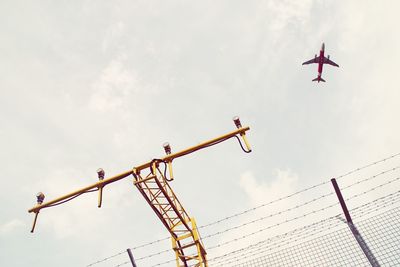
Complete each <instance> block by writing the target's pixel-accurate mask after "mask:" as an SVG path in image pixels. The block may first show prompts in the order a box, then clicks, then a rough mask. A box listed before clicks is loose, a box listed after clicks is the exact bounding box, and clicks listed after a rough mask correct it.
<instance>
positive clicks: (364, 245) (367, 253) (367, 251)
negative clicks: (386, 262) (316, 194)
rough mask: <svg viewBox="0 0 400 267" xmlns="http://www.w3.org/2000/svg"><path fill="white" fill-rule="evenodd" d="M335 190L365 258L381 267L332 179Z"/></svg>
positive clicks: (334, 180)
mask: <svg viewBox="0 0 400 267" xmlns="http://www.w3.org/2000/svg"><path fill="white" fill-rule="evenodd" d="M331 182H332V185H333V188H334V189H335V192H336V195H337V197H338V199H339V203H340V206H341V207H342V210H343V213H344V216H345V217H346V221H347V225H348V226H349V228H350V231H351V233H352V234H353V236H354V238H355V239H356V241H357V243H358V245H359V246H360V248H361V249H362V251H363V252H364V254H365V256H366V257H367V259H368V261H369V263H370V264H371V266H373V267H380V266H381V265H380V264H379V262H378V260H377V259H376V258H375V256H374V254H373V253H372V251H371V250H370V248H369V247H368V245H367V243H366V242H365V240H364V238H363V237H362V235H361V234H360V232H359V231H358V230H357V227H356V226H355V225H354V223H353V220H352V219H351V216H350V213H349V210H348V209H347V206H346V202H345V201H344V199H343V196H342V192H341V191H340V188H339V186H338V184H337V182H336V179H335V178H332V179H331Z"/></svg>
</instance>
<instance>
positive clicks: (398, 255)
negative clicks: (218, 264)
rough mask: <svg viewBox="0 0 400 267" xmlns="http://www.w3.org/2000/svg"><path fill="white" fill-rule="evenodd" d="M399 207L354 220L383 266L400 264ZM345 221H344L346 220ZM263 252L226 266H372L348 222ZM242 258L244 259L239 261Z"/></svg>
mask: <svg viewBox="0 0 400 267" xmlns="http://www.w3.org/2000/svg"><path fill="white" fill-rule="evenodd" d="M399 211H400V207H395V208H392V209H390V210H387V211H384V212H381V213H380V214H378V215H375V216H371V217H370V218H368V219H364V220H362V221H359V222H357V221H355V224H356V226H357V228H358V230H359V232H360V233H361V235H362V236H363V237H364V239H365V241H366V242H367V244H368V246H369V248H370V249H371V251H372V252H373V253H374V255H375V257H376V258H377V260H378V262H379V263H380V265H381V266H400V218H399V217H400V213H399ZM343 224H345V223H344V222H343ZM268 252H269V251H263V256H261V257H260V256H259V257H256V255H254V254H247V255H244V256H243V257H242V258H241V259H235V261H236V262H233V261H227V262H225V263H223V264H222V265H226V266H243V267H250V266H371V265H370V264H369V262H368V260H367V258H366V257H365V255H364V253H363V252H362V250H361V249H360V247H359V246H358V244H357V242H356V240H355V239H354V237H353V235H352V233H351V231H350V230H349V228H347V226H346V227H345V228H342V229H338V230H334V231H333V232H330V233H328V234H325V235H322V236H319V237H317V238H314V239H311V240H308V241H305V242H301V243H298V244H296V245H294V246H290V247H287V248H284V249H281V250H279V251H276V252H273V253H268ZM238 262H241V263H238Z"/></svg>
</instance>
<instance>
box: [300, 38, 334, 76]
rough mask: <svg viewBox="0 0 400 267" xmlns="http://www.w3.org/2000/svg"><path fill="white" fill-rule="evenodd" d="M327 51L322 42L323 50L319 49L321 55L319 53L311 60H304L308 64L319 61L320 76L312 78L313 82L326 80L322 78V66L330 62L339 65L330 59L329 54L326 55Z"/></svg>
mask: <svg viewBox="0 0 400 267" xmlns="http://www.w3.org/2000/svg"><path fill="white" fill-rule="evenodd" d="M324 53H325V44H324V43H322V47H321V51H319V56H318V57H317V54H315V57H314V58H313V59H310V60H309V61H306V62H304V63H303V64H302V65H308V64H312V63H318V77H317V78H315V79H314V80H312V81H313V82H315V81H317V82H318V83H319V82H321V81H322V82H325V80H324V79H322V77H321V74H322V67H323V65H324V64H329V65H332V66H335V67H339V65H338V64H336V63H335V62H333V61H332V60H330V59H329V55H328V57H327V58H326V57H325V56H324Z"/></svg>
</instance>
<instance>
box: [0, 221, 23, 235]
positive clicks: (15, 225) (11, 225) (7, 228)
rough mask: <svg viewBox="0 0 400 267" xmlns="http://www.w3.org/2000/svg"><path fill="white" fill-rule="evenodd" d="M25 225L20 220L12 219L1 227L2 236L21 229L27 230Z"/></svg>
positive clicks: (0, 233)
mask: <svg viewBox="0 0 400 267" xmlns="http://www.w3.org/2000/svg"><path fill="white" fill-rule="evenodd" d="M26 227H27V226H26V225H25V223H24V222H23V221H21V220H19V219H12V220H11V221H8V222H6V223H4V224H1V225H0V235H7V234H11V233H13V232H15V231H16V230H17V229H19V228H26Z"/></svg>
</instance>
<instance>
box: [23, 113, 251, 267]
mask: <svg viewBox="0 0 400 267" xmlns="http://www.w3.org/2000/svg"><path fill="white" fill-rule="evenodd" d="M234 122H235V125H236V127H237V128H238V129H237V130H235V131H233V132H230V133H228V134H225V135H222V136H220V137H217V138H215V139H212V140H209V141H206V142H204V143H201V144H199V145H196V146H193V147H191V148H188V149H185V150H182V151H180V152H177V153H174V154H171V148H170V146H169V144H168V143H166V144H164V150H165V153H166V154H167V155H166V156H165V157H163V158H161V159H153V160H152V161H150V162H147V163H145V164H142V165H140V166H137V167H134V168H133V169H132V170H129V171H127V172H124V173H121V174H119V175H116V176H114V177H111V178H107V179H104V171H103V170H102V169H99V170H97V174H98V177H99V180H100V181H99V182H97V183H94V184H92V185H90V186H87V187H85V188H82V189H79V190H77V191H75V192H72V193H69V194H67V195H65V196H62V197H59V198H57V199H54V200H51V201H48V202H46V203H43V200H44V194H43V193H39V194H38V195H37V205H36V206H35V207H33V208H31V209H30V210H29V212H34V213H35V218H34V222H33V226H32V230H31V232H33V231H34V229H35V226H36V221H37V217H38V214H39V212H40V210H41V209H43V208H48V207H52V206H54V205H58V204H61V203H64V202H67V201H69V200H71V199H73V198H75V197H77V196H79V195H81V194H84V193H88V192H93V191H98V192H99V198H98V207H101V203H102V193H103V188H104V186H106V185H107V184H110V183H112V182H115V181H118V180H121V179H123V178H126V177H128V176H130V175H133V177H134V182H133V184H134V185H135V186H136V188H137V189H138V190H139V192H140V193H141V194H142V196H143V197H144V198H145V199H146V201H147V203H148V204H149V205H150V207H151V208H152V209H153V211H154V212H155V213H156V215H157V216H158V218H159V219H160V220H161V222H162V223H163V224H164V226H165V227H166V228H167V230H168V231H169V233H170V234H171V240H172V248H173V250H174V253H175V256H176V265H177V266H178V267H179V266H184V267H188V266H198V267H207V266H208V264H207V258H206V254H207V253H206V251H205V248H204V246H203V244H202V242H201V238H200V234H199V232H198V228H197V226H196V221H195V219H194V218H193V217H190V216H189V214H188V213H187V212H186V211H185V209H184V208H183V206H182V204H181V203H180V201H179V200H178V198H177V197H176V195H175V193H174V191H173V190H172V188H171V187H170V185H169V182H171V181H172V180H173V179H174V177H173V171H172V161H173V160H174V159H176V158H179V157H182V156H185V155H187V154H190V153H193V152H195V151H197V150H199V149H202V148H206V147H209V146H212V145H216V144H218V143H221V142H223V141H226V140H228V139H230V138H237V140H238V141H239V144H240V146H241V148H242V149H243V151H245V152H250V151H251V149H250V146H249V144H248V142H247V139H246V131H248V130H249V129H250V128H249V127H242V125H241V123H240V120H239V118H238V117H235V118H234ZM241 140H243V142H244V144H245V147H244V146H243V145H242V142H241ZM167 169H168V172H167Z"/></svg>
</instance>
